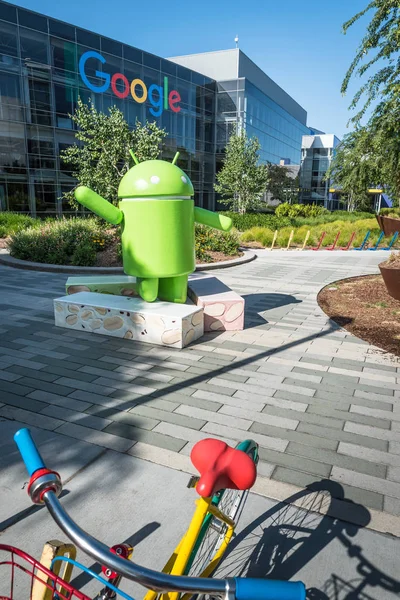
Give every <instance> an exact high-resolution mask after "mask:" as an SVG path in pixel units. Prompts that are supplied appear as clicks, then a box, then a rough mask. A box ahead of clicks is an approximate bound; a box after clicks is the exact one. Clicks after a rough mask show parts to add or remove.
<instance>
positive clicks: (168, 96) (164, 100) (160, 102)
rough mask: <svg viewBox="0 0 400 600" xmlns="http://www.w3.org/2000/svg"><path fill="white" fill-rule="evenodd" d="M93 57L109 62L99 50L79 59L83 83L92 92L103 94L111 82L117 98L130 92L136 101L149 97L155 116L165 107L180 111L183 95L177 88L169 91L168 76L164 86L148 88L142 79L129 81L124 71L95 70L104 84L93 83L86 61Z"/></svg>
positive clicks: (139, 101)
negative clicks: (120, 86)
mask: <svg viewBox="0 0 400 600" xmlns="http://www.w3.org/2000/svg"><path fill="white" fill-rule="evenodd" d="M92 58H95V59H96V60H98V61H100V62H101V64H103V65H104V64H106V62H107V61H106V59H105V58H104V56H102V55H101V54H99V52H94V51H93V50H90V51H88V52H85V53H84V54H82V56H81V58H80V60H79V74H80V76H81V78H82V81H83V83H84V84H85V85H86V87H88V88H89V90H91V91H92V92H95V93H97V94H102V93H103V92H106V91H107V90H108V88H109V87H110V84H111V89H112V91H113V92H114V94H115V95H116V96H117V98H122V99H123V98H126V97H127V96H128V95H129V93H130V94H131V96H132V98H133V99H134V100H135V102H138V103H139V104H143V103H144V102H146V100H147V99H148V101H149V103H150V104H151V108H150V109H149V110H150V112H151V114H152V115H153V116H154V117H159V116H160V115H161V114H162V112H163V110H164V109H165V110H168V108H170V109H171V110H172V111H173V112H175V113H178V112H179V111H180V110H181V107H180V106H179V105H178V103H179V102H180V101H181V96H180V94H179V92H177V91H176V90H171V91H169V89H168V77H164V85H163V86H161V85H156V84H154V83H153V84H152V85H151V86H150V87H149V88H148V89H147V86H146V84H145V83H144V81H142V80H141V79H133V80H132V81H131V82H130V83H129V81H128V79H127V78H126V77H125V75H123V73H114V75H113V76H111V75H110V74H109V73H103V72H102V71H95V74H96V77H98V78H99V79H102V80H103V82H104V83H103V84H102V85H93V83H91V81H89V79H88V77H87V75H86V72H85V66H86V63H87V61H88V60H90V59H92ZM118 81H119V82H122V84H123V90H122V91H121V90H119V89H118V88H117V82H118ZM138 92H139V94H138Z"/></svg>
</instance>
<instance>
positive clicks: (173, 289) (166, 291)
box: [158, 275, 188, 304]
mask: <svg viewBox="0 0 400 600" xmlns="http://www.w3.org/2000/svg"><path fill="white" fill-rule="evenodd" d="M187 286H188V276H187V275H179V276H177V277H163V278H161V279H160V285H159V291H158V297H159V299H160V300H165V301H166V302H175V303H177V304H184V303H185V302H186V298H187Z"/></svg>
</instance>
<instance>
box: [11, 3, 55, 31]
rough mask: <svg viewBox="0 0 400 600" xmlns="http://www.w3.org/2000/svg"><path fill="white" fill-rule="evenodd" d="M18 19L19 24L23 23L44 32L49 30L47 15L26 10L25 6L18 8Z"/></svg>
mask: <svg viewBox="0 0 400 600" xmlns="http://www.w3.org/2000/svg"><path fill="white" fill-rule="evenodd" d="M18 21H19V24H20V25H23V26H24V27H29V28H30V29H36V30H37V31H43V32H44V33H47V32H48V30H47V18H46V17H44V16H42V15H38V14H36V13H33V12H30V11H28V10H24V9H23V8H18Z"/></svg>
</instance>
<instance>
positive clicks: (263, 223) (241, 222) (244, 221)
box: [222, 212, 291, 231]
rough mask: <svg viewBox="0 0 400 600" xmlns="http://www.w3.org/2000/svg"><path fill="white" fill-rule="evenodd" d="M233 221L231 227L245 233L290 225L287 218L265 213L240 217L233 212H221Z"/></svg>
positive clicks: (247, 214)
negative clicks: (249, 230) (262, 228)
mask: <svg viewBox="0 0 400 600" xmlns="http://www.w3.org/2000/svg"><path fill="white" fill-rule="evenodd" d="M222 214H224V215H227V216H228V217H230V218H231V219H232V221H233V226H234V227H236V229H238V230H239V231H246V230H247V229H251V228H252V227H269V228H271V229H280V228H281V227H286V226H289V225H291V220H290V219H288V218H284V217H281V218H278V217H276V216H275V215H274V214H266V213H245V214H244V215H241V214H240V213H235V212H223V213H222Z"/></svg>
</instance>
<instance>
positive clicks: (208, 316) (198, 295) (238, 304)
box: [188, 275, 244, 331]
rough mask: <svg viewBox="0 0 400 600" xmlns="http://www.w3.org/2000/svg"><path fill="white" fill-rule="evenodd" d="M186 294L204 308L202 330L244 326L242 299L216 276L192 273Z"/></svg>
mask: <svg viewBox="0 0 400 600" xmlns="http://www.w3.org/2000/svg"><path fill="white" fill-rule="evenodd" d="M188 296H189V298H190V299H191V301H192V302H194V303H195V304H197V306H201V307H202V308H203V310H204V331H240V330H242V329H243V328H244V299H243V298H242V297H241V296H239V294H237V293H236V292H233V291H232V290H231V289H230V288H229V287H228V286H227V285H225V284H224V283H222V281H220V280H219V279H217V278H216V277H212V276H204V275H203V276H198V275H192V276H191V277H190V278H189V288H188Z"/></svg>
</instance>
